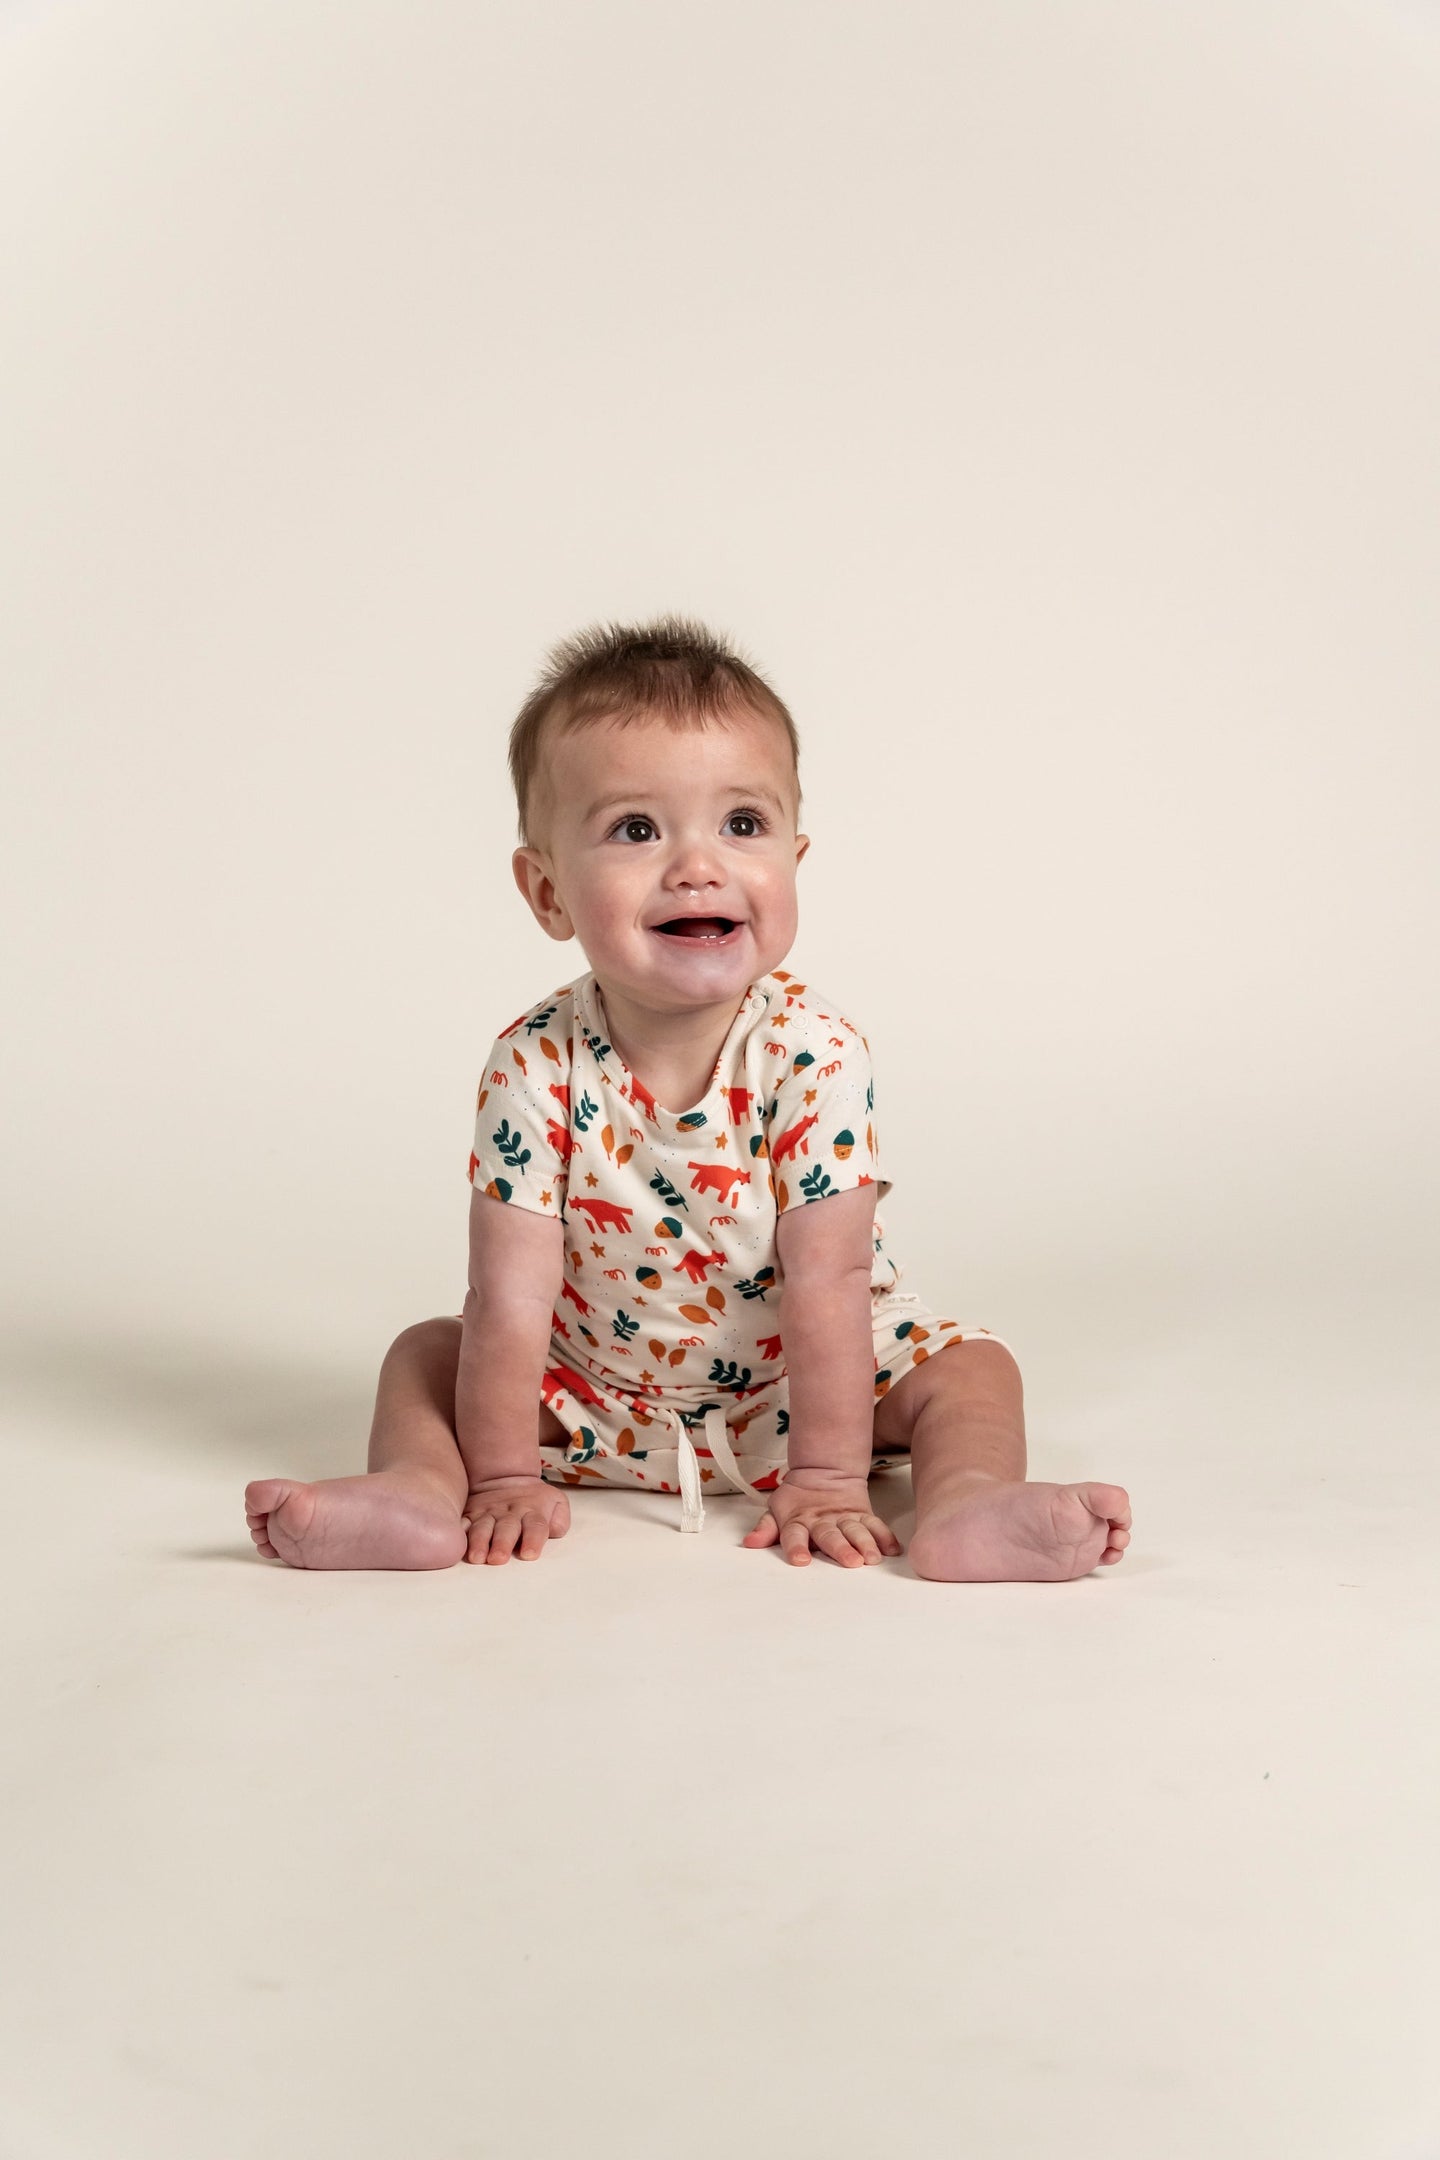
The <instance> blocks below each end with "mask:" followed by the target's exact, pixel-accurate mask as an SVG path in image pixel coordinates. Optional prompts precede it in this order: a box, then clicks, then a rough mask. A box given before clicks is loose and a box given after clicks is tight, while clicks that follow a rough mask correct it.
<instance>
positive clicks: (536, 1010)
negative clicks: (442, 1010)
mask: <svg viewBox="0 0 1440 2160" xmlns="http://www.w3.org/2000/svg"><path fill="white" fill-rule="evenodd" d="M469 1177H470V1182H471V1184H472V1185H473V1186H474V1187H475V1188H476V1189H477V1191H480V1192H484V1193H487V1194H489V1195H490V1196H491V1197H492V1198H494V1199H496V1200H500V1201H503V1202H504V1203H505V1204H506V1205H508V1206H511V1207H523V1208H529V1209H532V1210H534V1211H535V1212H536V1213H538V1214H542V1215H556V1216H558V1217H559V1218H560V1219H561V1220H562V1221H563V1223H564V1224H565V1245H564V1277H563V1281H562V1284H561V1288H560V1292H559V1296H558V1297H557V1299H556V1304H555V1309H554V1312H553V1315H552V1323H553V1331H552V1335H551V1357H550V1360H549V1362H548V1366H547V1370H546V1373H545V1375H544V1380H543V1383H542V1394H543V1397H544V1400H545V1401H546V1402H547V1403H549V1405H550V1407H551V1409H552V1410H554V1412H555V1414H556V1416H557V1417H558V1418H559V1420H560V1422H561V1424H562V1425H564V1426H565V1428H566V1430H567V1432H568V1433H569V1434H570V1441H569V1444H568V1445H567V1446H566V1448H565V1450H564V1455H563V1461H561V1460H560V1459H559V1451H558V1450H557V1451H554V1453H551V1451H548V1450H545V1449H542V1451H541V1452H542V1456H544V1457H546V1462H545V1465H544V1474H546V1475H547V1476H549V1475H552V1474H553V1473H555V1472H558V1474H559V1475H560V1477H561V1478H562V1479H563V1481H564V1482H567V1483H572V1484H573V1483H576V1482H579V1481H580V1480H581V1479H583V1478H584V1477H586V1476H587V1475H588V1476H590V1477H600V1478H602V1479H604V1480H606V1481H609V1482H620V1483H628V1484H639V1485H644V1486H647V1487H648V1488H649V1489H650V1490H652V1491H654V1490H659V1491H674V1490H677V1489H678V1484H677V1479H678V1471H677V1468H676V1463H677V1453H676V1446H675V1434H674V1426H673V1420H674V1419H675V1418H676V1417H678V1418H680V1419H682V1420H683V1421H684V1423H685V1425H686V1428H687V1430H688V1429H689V1428H690V1426H691V1425H692V1424H693V1425H695V1426H697V1427H699V1426H700V1425H701V1424H702V1423H703V1419H704V1416H705V1413H706V1412H707V1411H713V1410H714V1409H715V1408H716V1407H717V1406H720V1407H722V1408H723V1409H724V1412H725V1417H726V1425H727V1428H728V1432H729V1436H730V1440H731V1445H732V1447H733V1449H734V1451H735V1456H736V1460H737V1462H738V1463H739V1465H740V1467H741V1469H742V1471H743V1472H744V1474H745V1476H746V1477H747V1478H749V1479H750V1480H751V1482H752V1483H754V1484H756V1485H757V1486H759V1487H760V1488H762V1489H763V1488H765V1487H766V1486H767V1485H769V1486H771V1487H773V1486H774V1485H775V1484H776V1483H777V1482H778V1481H779V1479H780V1477H781V1476H783V1474H784V1466H785V1431H786V1426H787V1424H788V1414H787V1407H786V1389H785V1364H784V1357H783V1350H782V1344H781V1339H780V1334H779V1307H780V1302H781V1299H780V1292H781V1289H782V1274H781V1269H780V1261H779V1255H778V1252H777V1250H776V1234H775V1226H776V1221H777V1218H778V1216H780V1215H781V1214H784V1213H785V1212H786V1211H787V1210H788V1209H790V1208H796V1207H810V1206H815V1205H818V1204H820V1203H822V1202H823V1201H824V1200H826V1199H827V1198H829V1197H830V1196H831V1195H832V1194H835V1193H840V1192H846V1191H849V1190H852V1189H853V1188H854V1187H856V1186H860V1185H869V1184H873V1185H874V1186H875V1188H876V1198H877V1202H878V1201H879V1200H883V1199H884V1197H885V1195H886V1194H887V1193H888V1192H889V1191H890V1189H891V1186H890V1180H889V1179H888V1178H884V1177H881V1175H880V1172H879V1167H878V1157H877V1149H876V1137H875V1091H874V1083H873V1079H872V1076H871V1066H870V1050H869V1044H868V1043H867V1041H866V1039H865V1037H864V1036H863V1035H862V1034H861V1033H860V1031H859V1030H858V1028H856V1027H855V1026H854V1025H853V1024H852V1022H851V1021H849V1020H848V1019H846V1018H845V1016H844V1015H843V1014H842V1013H840V1012H838V1011H837V1010H836V1008H835V1006H834V1004H833V1003H832V1002H831V1001H830V1000H829V999H827V998H824V997H822V996H820V995H819V993H818V992H816V991H814V990H813V989H811V988H809V987H808V986H807V985H806V984H804V983H800V982H797V981H796V980H795V978H794V977H793V976H792V975H790V974H788V973H786V972H784V971H783V970H780V969H776V970H775V971H774V972H773V973H771V974H768V975H764V976H761V977H759V978H758V979H757V980H756V981H755V982H753V983H752V984H751V986H750V989H749V991H748V992H747V994H746V997H745V999H744V1002H743V1004H742V1005H741V1007H740V1010H739V1011H738V1012H737V1014H736V1016H735V1019H734V1021H733V1023H732V1025H731V1027H730V1030H729V1033H728V1034H727V1036H726V1038H725V1041H724V1044H723V1045H722V1047H721V1050H720V1054H719V1056H718V1058H717V1059H716V1062H715V1067H714V1070H713V1072H712V1074H711V1078H710V1085H709V1088H708V1091H707V1092H706V1094H705V1095H704V1097H703V1098H702V1099H701V1100H700V1101H699V1102H698V1103H694V1104H692V1105H689V1106H686V1107H682V1108H681V1109H679V1110H676V1109H673V1108H671V1107H669V1106H667V1105H665V1104H662V1103H658V1102H657V1101H656V1100H655V1098H654V1096H653V1095H652V1094H651V1093H650V1091H649V1090H648V1089H647V1088H646V1087H645V1086H644V1084H643V1083H642V1082H641V1081H640V1080H639V1079H638V1078H637V1077H636V1076H635V1075H634V1074H633V1073H631V1072H630V1071H629V1070H628V1068H627V1067H626V1065H625V1062H624V1060H623V1058H622V1057H621V1056H620V1054H619V1052H618V1051H617V1050H616V1049H615V1047H614V1045H613V1044H612V1043H611V1042H610V1040H609V1036H608V1030H607V1025H606V1018H605V1008H604V1001H603V995H602V993H601V990H600V986H599V984H598V982H597V981H596V979H595V976H594V975H593V973H592V974H587V975H583V976H581V977H580V978H579V979H578V980H577V981H575V982H572V983H569V984H567V985H565V987H564V988H562V989H559V990H556V991H553V992H552V993H551V995H550V996H549V997H547V998H545V999H542V1000H541V1002H540V1003H539V1004H537V1005H534V1006H532V1007H531V1008H530V1009H529V1010H528V1011H527V1012H524V1013H522V1014H521V1015H520V1017H519V1019H518V1020H515V1021H513V1022H512V1023H511V1025H510V1026H509V1027H507V1028H506V1029H505V1030H504V1031H503V1033H502V1034H501V1035H499V1036H498V1037H497V1038H496V1040H495V1043H494V1044H493V1046H492V1048H491V1051H490V1055H489V1057H488V1059H487V1061H486V1067H485V1071H484V1073H483V1075H482V1077H481V1081H480V1086H479V1091H478V1096H477V1101H476V1117H475V1132H474V1141H473V1147H472V1152H471V1156H470V1166H469ZM873 1244H874V1255H873V1260H872V1264H871V1274H870V1288H871V1307H872V1316H873V1318H874V1320H875V1347H876V1393H877V1396H878V1395H879V1394H883V1393H884V1392H885V1389H886V1388H887V1387H888V1386H890V1385H891V1384H892V1382H893V1381H894V1380H895V1379H897V1378H898V1377H899V1376H900V1374H901V1372H902V1371H904V1370H907V1369H908V1367H909V1365H910V1364H912V1363H914V1362H916V1360H917V1359H918V1358H920V1357H924V1356H925V1355H927V1354H928V1350H929V1349H935V1348H941V1347H944V1346H945V1345H946V1344H948V1343H949V1342H950V1341H951V1340H952V1339H953V1340H957V1341H958V1340H960V1339H962V1331H961V1330H960V1329H959V1327H958V1324H957V1323H956V1322H954V1321H936V1320H934V1319H933V1317H932V1316H930V1315H928V1314H925V1313H923V1312H922V1311H921V1310H920V1305H919V1300H918V1299H916V1298H913V1297H911V1296H909V1295H907V1294H905V1293H903V1292H901V1291H900V1290H899V1289H898V1287H897V1286H898V1283H899V1280H900V1270H899V1268H898V1267H897V1265H896V1264H895V1262H894V1261H893V1260H892V1258H891V1257H890V1255H889V1253H888V1252H887V1251H886V1249H885V1242H884V1232H883V1228H882V1225H881V1222H880V1219H879V1216H878V1214H877V1216H876V1218H875V1223H874V1234H873ZM965 1332H967V1333H986V1332H988V1331H986V1330H983V1329H970V1330H966V1331H965ZM937 1337H939V1340H938V1341H937V1340H936V1338H937ZM927 1341H928V1349H927V1347H926V1345H927ZM667 1443H668V1444H667ZM695 1444H696V1453H697V1454H698V1455H700V1456H702V1457H703V1456H705V1455H706V1454H707V1452H708V1451H707V1450H706V1449H705V1448H704V1446H703V1445H700V1444H699V1435H698V1433H697V1440H696V1443H695ZM902 1459H903V1458H902ZM875 1466H876V1467H880V1466H881V1461H880V1458H878V1457H877V1458H876V1465H875ZM701 1475H702V1477H712V1476H713V1475H714V1472H713V1469H712V1468H710V1467H709V1465H708V1464H706V1465H704V1466H702V1471H701Z"/></svg>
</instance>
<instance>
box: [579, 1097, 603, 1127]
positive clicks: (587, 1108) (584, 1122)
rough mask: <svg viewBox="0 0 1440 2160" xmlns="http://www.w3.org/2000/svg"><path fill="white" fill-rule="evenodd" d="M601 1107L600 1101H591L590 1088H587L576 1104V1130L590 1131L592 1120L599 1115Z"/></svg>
mask: <svg viewBox="0 0 1440 2160" xmlns="http://www.w3.org/2000/svg"><path fill="white" fill-rule="evenodd" d="M599 1108H600V1105H599V1104H598V1103H593V1102H591V1100H590V1090H589V1088H586V1090H585V1092H584V1094H583V1095H582V1096H581V1097H580V1100H579V1102H578V1103H577V1104H576V1106H575V1130H576V1131H577V1132H588V1131H589V1130H590V1120H591V1119H592V1118H593V1117H595V1116H596V1115H597V1113H598V1111H599Z"/></svg>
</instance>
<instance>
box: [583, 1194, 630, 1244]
mask: <svg viewBox="0 0 1440 2160" xmlns="http://www.w3.org/2000/svg"><path fill="white" fill-rule="evenodd" d="M570 1207H571V1210H572V1212H573V1210H574V1209H576V1208H578V1209H579V1210H580V1212H581V1213H582V1214H584V1215H588V1216H589V1218H590V1228H591V1229H592V1230H593V1231H595V1232H596V1234H597V1235H598V1234H599V1232H600V1231H602V1230H604V1229H606V1228H607V1227H608V1228H609V1229H612V1230H618V1231H619V1232H620V1234H621V1236H622V1237H625V1236H627V1235H628V1234H629V1230H630V1218H631V1216H632V1215H633V1214H634V1212H635V1210H634V1208H628V1207H616V1205H615V1203H614V1201H613V1200H572V1201H571V1202H570Z"/></svg>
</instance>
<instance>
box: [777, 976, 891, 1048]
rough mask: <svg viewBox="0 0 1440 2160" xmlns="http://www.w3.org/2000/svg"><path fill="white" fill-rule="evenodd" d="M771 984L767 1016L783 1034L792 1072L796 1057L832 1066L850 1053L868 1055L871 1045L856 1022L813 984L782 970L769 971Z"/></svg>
mask: <svg viewBox="0 0 1440 2160" xmlns="http://www.w3.org/2000/svg"><path fill="white" fill-rule="evenodd" d="M770 982H771V984H772V985H773V986H774V989H775V991H776V992H778V995H775V996H772V998H771V1003H770V1010H769V1013H768V1015H767V1017H768V1018H769V1020H770V1021H771V1023H772V1025H773V1024H776V1023H780V1025H779V1026H778V1027H777V1032H779V1033H783V1035H784V1038H785V1047H786V1049H787V1050H788V1051H789V1052H790V1057H789V1060H788V1063H789V1066H790V1067H791V1068H792V1069H793V1067H794V1065H795V1062H796V1060H797V1058H802V1059H803V1060H804V1061H805V1062H806V1063H810V1062H811V1061H813V1060H816V1059H819V1060H820V1061H821V1062H822V1063H831V1062H833V1061H834V1060H835V1059H836V1058H844V1057H846V1055H847V1054H849V1053H851V1052H856V1053H860V1054H865V1053H868V1051H869V1048H870V1045H869V1043H868V1041H867V1040H866V1038H865V1036H864V1035H862V1034H861V1032H860V1029H859V1028H858V1027H857V1026H856V1024H855V1022H854V1021H853V1020H852V1019H851V1018H850V1017H849V1015H848V1014H847V1013H844V1012H842V1011H841V1009H840V1007H839V1006H838V1005H837V1004H836V1002H835V1000H834V999H833V998H830V997H827V996H826V995H825V993H824V991H823V990H821V989H819V988H818V987H817V985H816V984H814V983H807V982H801V981H800V980H799V978H798V977H797V976H794V975H791V974H788V973H787V972H786V970H785V969H784V968H772V970H771V972H770ZM822 1053H823V1055H822Z"/></svg>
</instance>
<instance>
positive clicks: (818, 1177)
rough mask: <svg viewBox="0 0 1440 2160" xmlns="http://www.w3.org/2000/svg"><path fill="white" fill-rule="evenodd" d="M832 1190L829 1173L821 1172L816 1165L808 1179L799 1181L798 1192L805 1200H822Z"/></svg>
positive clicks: (803, 1178)
mask: <svg viewBox="0 0 1440 2160" xmlns="http://www.w3.org/2000/svg"><path fill="white" fill-rule="evenodd" d="M832 1189H833V1188H832V1184H831V1179H830V1173H829V1171H828V1170H822V1169H821V1168H820V1166H819V1164H818V1163H817V1164H816V1166H815V1168H814V1169H813V1170H812V1171H811V1172H810V1174H809V1176H808V1177H802V1178H801V1180H800V1190H801V1192H803V1193H804V1195H805V1198H806V1199H807V1200H823V1199H824V1198H825V1195H826V1193H828V1192H830V1191H831V1190H832Z"/></svg>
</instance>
